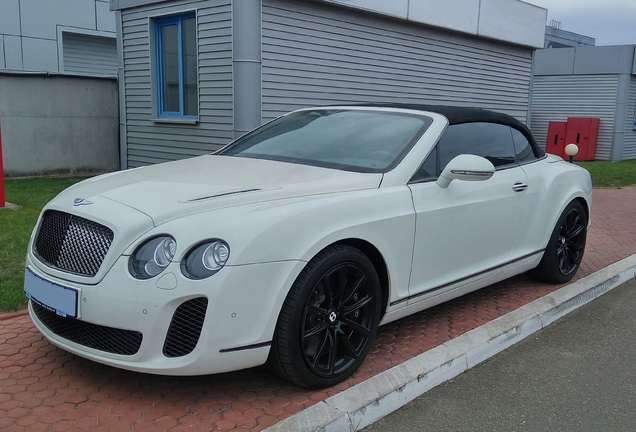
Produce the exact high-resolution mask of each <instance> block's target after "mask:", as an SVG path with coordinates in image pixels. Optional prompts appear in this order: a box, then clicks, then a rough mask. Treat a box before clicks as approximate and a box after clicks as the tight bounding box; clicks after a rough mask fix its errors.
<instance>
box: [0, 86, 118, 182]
mask: <svg viewBox="0 0 636 432" xmlns="http://www.w3.org/2000/svg"><path fill="white" fill-rule="evenodd" d="M118 123H119V115H118V89H117V82H116V80H114V79H100V78H80V77H64V76H55V75H28V74H0V124H1V133H2V152H3V159H4V170H5V175H6V176H7V177H11V176H21V175H33V174H44V173H55V172H77V171H81V172H85V171H89V172H106V171H113V170H117V169H118V168H119V138H118Z"/></svg>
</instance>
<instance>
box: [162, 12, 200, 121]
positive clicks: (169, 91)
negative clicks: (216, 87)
mask: <svg viewBox="0 0 636 432" xmlns="http://www.w3.org/2000/svg"><path fill="white" fill-rule="evenodd" d="M154 25H155V45H156V47H155V48H156V49H155V53H156V56H155V70H156V77H157V80H156V83H157V85H156V91H155V94H156V97H157V103H156V106H157V111H158V112H157V114H158V116H159V117H173V118H174V117H185V118H196V117H197V116H198V114H199V102H198V70H197V35H196V16H195V15H194V13H189V14H184V15H175V16H170V17H166V18H161V19H156V20H155V21H154Z"/></svg>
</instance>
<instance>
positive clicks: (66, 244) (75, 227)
mask: <svg viewBox="0 0 636 432" xmlns="http://www.w3.org/2000/svg"><path fill="white" fill-rule="evenodd" d="M113 237H114V234H113V231H112V230H111V229H110V228H108V227H105V226H104V225H101V224H98V223H97V222H93V221H90V220H88V219H84V218H82V217H79V216H74V215H71V214H68V213H64V212H60V211H57V210H47V211H46V212H45V213H44V216H43V217H42V223H41V225H40V230H39V231H38V237H37V239H36V242H35V252H36V255H37V256H38V258H40V259H41V260H42V261H44V262H45V263H46V264H48V265H50V266H51V267H55V268H57V269H60V270H63V271H66V272H70V273H76V274H79V275H82V276H95V275H96V274H97V272H98V271H99V268H100V266H101V265H102V262H103V261H104V258H105V257H106V253H108V249H109V248H110V245H111V243H112V242H113Z"/></svg>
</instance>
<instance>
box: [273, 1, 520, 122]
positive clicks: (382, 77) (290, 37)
mask: <svg viewBox="0 0 636 432" xmlns="http://www.w3.org/2000/svg"><path fill="white" fill-rule="evenodd" d="M531 56H532V53H531V50H530V49H529V48H528V49H527V48H522V47H518V46H513V45H507V44H503V43H498V42H493V41H488V40H485V39H477V38H471V37H467V36H462V35H459V34H455V33H451V32H445V31H440V30H436V29H433V28H428V27H425V26H422V25H415V24H411V23H409V22H404V21H398V20H392V19H388V18H383V17H379V16H376V15H372V14H366V13H363V12H360V11H355V12H354V11H351V10H348V9H345V8H339V7H331V6H328V5H321V4H318V3H311V2H307V1H280V0H263V66H262V75H263V99H262V104H263V120H268V119H271V118H273V117H275V116H277V115H280V114H282V113H284V112H287V111H289V110H292V109H295V108H299V107H304V106H308V105H322V104H333V103H347V102H349V103H351V102H366V101H375V102H411V103H418V102H419V103H443V104H453V105H470V106H480V107H483V108H490V109H495V110H499V111H503V112H506V113H509V114H511V115H513V116H515V117H517V118H519V119H520V120H522V121H526V119H527V109H528V92H529V82H530V76H531V60H532V59H531Z"/></svg>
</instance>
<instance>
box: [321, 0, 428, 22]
mask: <svg viewBox="0 0 636 432" xmlns="http://www.w3.org/2000/svg"><path fill="white" fill-rule="evenodd" d="M324 1H327V2H330V3H340V4H344V5H347V6H354V7H356V8H360V9H366V10H369V11H373V12H380V13H382V14H385V15H392V16H396V17H399V18H403V19H406V18H407V16H408V14H409V0H391V1H387V0H324ZM417 1H421V0H417Z"/></svg>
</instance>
